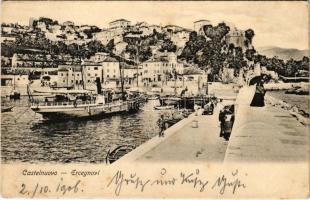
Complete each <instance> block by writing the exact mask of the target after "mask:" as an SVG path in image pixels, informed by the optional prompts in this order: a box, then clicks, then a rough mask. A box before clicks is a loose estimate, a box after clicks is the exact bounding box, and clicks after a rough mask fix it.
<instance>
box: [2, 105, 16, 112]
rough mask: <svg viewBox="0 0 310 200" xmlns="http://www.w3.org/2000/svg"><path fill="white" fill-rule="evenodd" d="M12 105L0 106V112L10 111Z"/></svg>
mask: <svg viewBox="0 0 310 200" xmlns="http://www.w3.org/2000/svg"><path fill="white" fill-rule="evenodd" d="M13 108H14V106H1V113H5V112H11V111H12V109H13Z"/></svg>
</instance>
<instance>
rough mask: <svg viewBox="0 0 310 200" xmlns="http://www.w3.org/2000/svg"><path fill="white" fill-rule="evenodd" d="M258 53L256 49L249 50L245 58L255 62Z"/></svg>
mask: <svg viewBox="0 0 310 200" xmlns="http://www.w3.org/2000/svg"><path fill="white" fill-rule="evenodd" d="M255 53H256V50H255V49H247V50H246V51H245V57H246V58H247V59H248V60H249V61H253V60H254V55H255Z"/></svg>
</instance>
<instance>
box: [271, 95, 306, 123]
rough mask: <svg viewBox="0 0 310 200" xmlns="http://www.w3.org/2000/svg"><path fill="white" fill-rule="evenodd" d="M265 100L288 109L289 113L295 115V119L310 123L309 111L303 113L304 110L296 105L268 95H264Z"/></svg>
mask: <svg viewBox="0 0 310 200" xmlns="http://www.w3.org/2000/svg"><path fill="white" fill-rule="evenodd" d="M266 102H267V103H269V104H270V105H272V106H276V107H279V108H282V109H284V110H287V111H289V113H290V114H291V115H292V116H294V117H296V119H297V120H298V121H299V122H300V123H301V124H303V125H306V126H308V125H310V119H309V113H305V111H304V110H301V109H299V108H298V107H297V106H296V105H294V106H292V105H290V104H288V103H286V102H285V101H282V100H279V99H276V98H274V97H271V96H269V95H266Z"/></svg>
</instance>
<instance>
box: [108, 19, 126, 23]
mask: <svg viewBox="0 0 310 200" xmlns="http://www.w3.org/2000/svg"><path fill="white" fill-rule="evenodd" d="M118 21H125V22H130V21H128V20H126V19H117V20H114V21H112V22H110V23H114V22H118Z"/></svg>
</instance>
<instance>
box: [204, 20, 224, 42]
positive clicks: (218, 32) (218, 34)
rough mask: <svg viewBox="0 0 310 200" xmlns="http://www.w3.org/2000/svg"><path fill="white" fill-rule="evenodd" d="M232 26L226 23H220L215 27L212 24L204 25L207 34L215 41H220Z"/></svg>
mask: <svg viewBox="0 0 310 200" xmlns="http://www.w3.org/2000/svg"><path fill="white" fill-rule="evenodd" d="M229 30H230V28H229V26H227V25H226V24H225V23H220V24H218V25H217V26H215V27H213V26H212V25H206V26H204V27H203V31H204V33H205V35H206V36H207V37H208V38H210V39H211V40H213V41H220V40H222V39H223V37H224V36H225V35H226V34H227V33H228V32H229Z"/></svg>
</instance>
